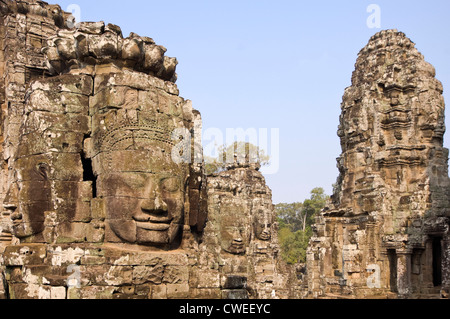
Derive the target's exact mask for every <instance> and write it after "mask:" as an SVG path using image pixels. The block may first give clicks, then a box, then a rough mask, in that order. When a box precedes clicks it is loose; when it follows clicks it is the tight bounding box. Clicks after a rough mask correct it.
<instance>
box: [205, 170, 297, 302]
mask: <svg viewBox="0 0 450 319" xmlns="http://www.w3.org/2000/svg"><path fill="white" fill-rule="evenodd" d="M258 169H259V166H258V165H257V164H248V163H247V164H237V163H236V164H234V165H230V167H229V168H228V169H227V170H226V171H223V172H221V173H218V174H215V175H212V176H208V208H209V211H208V214H209V215H208V216H209V217H208V219H209V221H208V224H207V227H206V229H205V234H204V246H202V247H204V253H205V256H208V257H207V258H208V259H209V260H217V261H218V265H216V267H217V269H218V271H219V272H220V276H221V282H222V284H223V283H226V281H227V278H230V277H234V276H240V277H243V278H246V281H247V288H246V290H247V292H245V291H243V290H242V289H241V290H237V291H228V292H225V293H228V294H229V296H230V297H231V296H233V295H239V294H244V295H245V294H248V296H249V297H250V298H256V299H288V298H292V299H299V298H301V297H302V294H301V292H300V282H299V281H298V280H297V278H296V275H295V270H294V269H291V268H289V267H288V266H287V265H286V264H285V263H284V261H283V260H282V258H281V254H280V247H279V243H278V224H277V222H276V216H275V211H274V206H273V203H272V192H271V190H270V188H269V187H268V186H267V185H266V182H265V179H264V177H263V175H262V174H261V173H260V172H259V170H258ZM223 287H226V285H225V286H223Z"/></svg>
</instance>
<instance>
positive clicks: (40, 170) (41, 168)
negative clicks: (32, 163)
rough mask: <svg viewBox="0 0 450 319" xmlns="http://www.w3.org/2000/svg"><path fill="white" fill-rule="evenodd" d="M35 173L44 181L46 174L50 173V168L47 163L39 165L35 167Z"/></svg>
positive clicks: (46, 177)
mask: <svg viewBox="0 0 450 319" xmlns="http://www.w3.org/2000/svg"><path fill="white" fill-rule="evenodd" d="M37 171H38V173H39V175H41V176H42V177H43V178H44V179H45V180H47V179H48V173H49V171H50V167H49V166H48V164H47V163H40V164H38V166H37Z"/></svg>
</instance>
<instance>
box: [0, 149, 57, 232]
mask: <svg viewBox="0 0 450 319" xmlns="http://www.w3.org/2000/svg"><path fill="white" fill-rule="evenodd" d="M16 169H17V172H19V174H20V179H21V180H20V181H19V182H14V183H12V184H11V186H10V188H9V190H8V193H7V195H6V197H5V200H4V203H3V205H4V207H5V209H7V210H9V211H10V212H11V219H12V221H13V226H12V233H13V235H14V236H16V237H17V238H19V239H21V240H22V239H26V238H28V237H31V236H35V235H38V234H40V233H42V231H43V230H44V219H45V212H46V211H49V210H51V206H52V204H51V188H50V181H49V174H50V166H49V164H48V163H47V162H46V161H43V159H42V157H41V156H31V157H29V158H24V159H20V160H19V161H17V167H16Z"/></svg>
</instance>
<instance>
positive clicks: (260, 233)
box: [253, 207, 272, 241]
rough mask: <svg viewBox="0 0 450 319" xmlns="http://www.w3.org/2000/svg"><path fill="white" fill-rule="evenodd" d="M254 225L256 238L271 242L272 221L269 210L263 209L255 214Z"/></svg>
mask: <svg viewBox="0 0 450 319" xmlns="http://www.w3.org/2000/svg"><path fill="white" fill-rule="evenodd" d="M253 225H254V231H255V236H256V238H258V239H259V240H263V241H268V240H270V238H271V237H272V231H271V226H272V220H271V214H270V211H269V210H268V209H266V208H264V207H261V208H258V209H257V210H256V212H254V220H253Z"/></svg>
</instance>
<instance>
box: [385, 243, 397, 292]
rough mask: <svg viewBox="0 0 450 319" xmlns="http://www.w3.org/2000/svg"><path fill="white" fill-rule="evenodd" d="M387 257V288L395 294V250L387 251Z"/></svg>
mask: <svg viewBox="0 0 450 319" xmlns="http://www.w3.org/2000/svg"><path fill="white" fill-rule="evenodd" d="M387 255H388V260H389V286H390V287H391V292H394V293H397V292H398V288H397V252H396V250H395V249H388V250H387Z"/></svg>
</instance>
